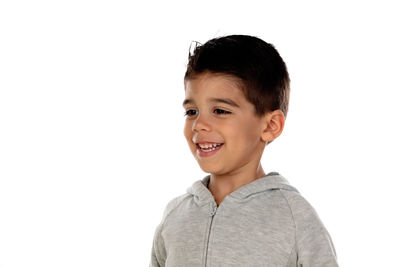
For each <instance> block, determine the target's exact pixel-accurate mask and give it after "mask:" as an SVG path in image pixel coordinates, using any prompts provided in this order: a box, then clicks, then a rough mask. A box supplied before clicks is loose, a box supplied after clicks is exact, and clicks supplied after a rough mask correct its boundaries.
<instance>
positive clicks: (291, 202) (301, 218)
mask: <svg viewBox="0 0 400 267" xmlns="http://www.w3.org/2000/svg"><path fill="white" fill-rule="evenodd" d="M279 191H280V193H281V194H282V196H283V197H284V198H285V200H286V202H287V204H288V206H289V208H290V211H291V212H292V217H293V220H294V222H295V224H296V226H297V228H299V227H300V228H303V227H311V226H313V225H314V224H313V223H315V224H321V225H322V222H321V219H320V218H319V216H318V214H317V212H316V210H315V209H314V207H313V206H312V205H311V204H310V203H309V202H308V201H307V200H306V199H305V198H304V197H303V196H302V195H301V194H300V193H298V192H295V191H288V190H279ZM310 223H311V224H310Z"/></svg>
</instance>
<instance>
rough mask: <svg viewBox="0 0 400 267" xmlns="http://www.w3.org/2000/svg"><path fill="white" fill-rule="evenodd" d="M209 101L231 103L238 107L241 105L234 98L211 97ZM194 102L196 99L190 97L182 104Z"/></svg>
mask: <svg viewBox="0 0 400 267" xmlns="http://www.w3.org/2000/svg"><path fill="white" fill-rule="evenodd" d="M208 102H215V103H218V102H220V103H225V104H227V105H230V106H233V107H236V108H238V107H239V105H238V104H236V102H235V101H233V100H232V99H229V98H209V99H208ZM193 103H194V101H193V100H192V99H190V98H188V99H185V100H184V101H183V103H182V106H185V105H187V104H193Z"/></svg>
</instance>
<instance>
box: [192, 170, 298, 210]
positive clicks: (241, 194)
mask: <svg viewBox="0 0 400 267" xmlns="http://www.w3.org/2000/svg"><path fill="white" fill-rule="evenodd" d="M209 181H210V175H207V176H206V177H204V178H203V179H202V180H198V181H196V182H194V183H193V185H192V186H191V187H189V188H188V189H187V193H189V194H191V195H193V196H194V199H195V201H196V202H197V203H198V204H199V205H202V204H206V203H209V202H210V201H214V197H213V195H212V194H211V192H210V190H209V189H208V188H207V186H208V182H209ZM275 189H283V190H289V191H295V192H298V191H297V189H296V188H294V187H293V186H291V185H290V184H289V182H288V181H287V180H286V179H285V178H284V177H283V176H281V175H280V174H279V173H277V172H270V173H268V174H267V175H265V176H264V177H261V178H259V179H256V180H254V181H252V182H250V183H248V184H245V185H243V186H241V187H239V188H238V189H236V190H235V191H233V192H232V193H230V194H229V196H231V197H233V198H235V199H237V200H244V199H246V198H248V197H249V196H250V195H253V194H256V193H260V192H262V191H266V190H275Z"/></svg>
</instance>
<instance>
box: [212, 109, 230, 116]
mask: <svg viewBox="0 0 400 267" xmlns="http://www.w3.org/2000/svg"><path fill="white" fill-rule="evenodd" d="M214 112H215V113H216V114H218V115H223V114H231V112H230V111H226V110H223V109H220V108H217V109H215V110H214Z"/></svg>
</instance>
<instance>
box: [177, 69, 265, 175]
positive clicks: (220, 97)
mask: <svg viewBox="0 0 400 267" xmlns="http://www.w3.org/2000/svg"><path fill="white" fill-rule="evenodd" d="M236 81H237V80H235V78H234V77H231V76H228V75H223V74H211V73H208V72H207V73H204V74H200V75H199V76H198V77H196V78H195V79H192V80H187V81H186V82H185V101H184V109H185V111H186V121H185V127H184V134H185V137H186V140H187V142H188V144H189V148H190V150H191V151H192V153H193V155H194V157H195V158H196V160H197V162H198V163H199V165H200V168H201V169H202V170H203V171H204V172H207V173H212V174H217V175H223V174H230V173H232V174H233V173H237V172H241V171H245V172H247V171H249V170H250V169H251V168H254V166H258V164H259V161H260V158H261V155H262V152H263V149H264V147H265V142H264V141H263V140H262V139H261V133H262V131H263V123H262V118H260V117H257V116H256V115H255V109H254V106H253V104H252V103H250V102H249V101H248V100H247V99H246V98H245V96H244V94H243V92H242V89H241V88H240V87H238V85H237V83H236ZM210 146H212V147H210Z"/></svg>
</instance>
